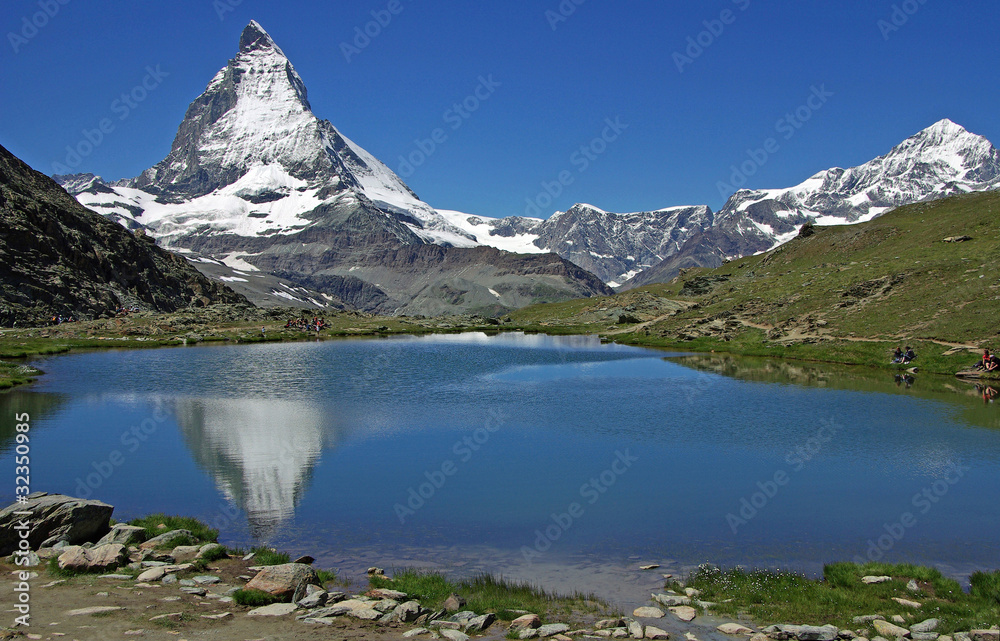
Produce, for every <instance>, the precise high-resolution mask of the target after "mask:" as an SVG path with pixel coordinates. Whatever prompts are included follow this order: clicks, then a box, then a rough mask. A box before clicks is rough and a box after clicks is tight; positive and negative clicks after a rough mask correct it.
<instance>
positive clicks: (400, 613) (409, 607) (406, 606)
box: [392, 601, 485, 629]
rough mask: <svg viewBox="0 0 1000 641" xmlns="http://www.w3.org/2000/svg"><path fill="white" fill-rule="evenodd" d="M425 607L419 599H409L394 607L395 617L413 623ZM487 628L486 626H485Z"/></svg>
mask: <svg viewBox="0 0 1000 641" xmlns="http://www.w3.org/2000/svg"><path fill="white" fill-rule="evenodd" d="M423 611H424V609H423V608H422V607H420V602H419V601H407V602H406V603H400V604H399V605H397V606H396V607H395V609H393V611H392V614H393V617H394V618H395V619H396V620H397V621H399V622H400V623H412V622H413V621H416V620H417V619H418V618H420V615H421V614H422V613H423ZM484 629H485V628H484Z"/></svg>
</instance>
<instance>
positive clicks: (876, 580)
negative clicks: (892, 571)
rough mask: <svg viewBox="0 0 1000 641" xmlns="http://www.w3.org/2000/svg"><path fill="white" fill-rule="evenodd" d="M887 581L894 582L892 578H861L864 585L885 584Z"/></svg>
mask: <svg viewBox="0 0 1000 641" xmlns="http://www.w3.org/2000/svg"><path fill="white" fill-rule="evenodd" d="M887 581H892V577H891V576H863V577H861V582H862V583H867V584H869V585H870V584H872V583H885V582H887Z"/></svg>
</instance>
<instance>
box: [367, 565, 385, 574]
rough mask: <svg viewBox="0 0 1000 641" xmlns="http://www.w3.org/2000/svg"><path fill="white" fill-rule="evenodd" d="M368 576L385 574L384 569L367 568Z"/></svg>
mask: <svg viewBox="0 0 1000 641" xmlns="http://www.w3.org/2000/svg"><path fill="white" fill-rule="evenodd" d="M367 573H368V576H385V570H383V569H382V568H376V567H371V568H368V570H367Z"/></svg>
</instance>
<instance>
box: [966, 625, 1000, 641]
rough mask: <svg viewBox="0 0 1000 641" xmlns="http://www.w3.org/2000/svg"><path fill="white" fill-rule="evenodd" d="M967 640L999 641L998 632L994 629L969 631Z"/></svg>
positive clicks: (999, 633) (999, 631) (999, 635)
mask: <svg viewBox="0 0 1000 641" xmlns="http://www.w3.org/2000/svg"><path fill="white" fill-rule="evenodd" d="M969 638H970V639H972V641H1000V630H997V629H996V628H992V629H990V630H969Z"/></svg>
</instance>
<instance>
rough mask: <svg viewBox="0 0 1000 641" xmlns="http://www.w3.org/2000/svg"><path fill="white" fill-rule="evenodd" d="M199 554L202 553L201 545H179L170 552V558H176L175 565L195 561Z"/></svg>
mask: <svg viewBox="0 0 1000 641" xmlns="http://www.w3.org/2000/svg"><path fill="white" fill-rule="evenodd" d="M199 552H201V546H200V545H178V546H177V547H175V548H174V549H173V550H171V551H170V556H172V557H174V562H175V563H184V562H185V561H194V560H195V558H197V557H198V553H199Z"/></svg>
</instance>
